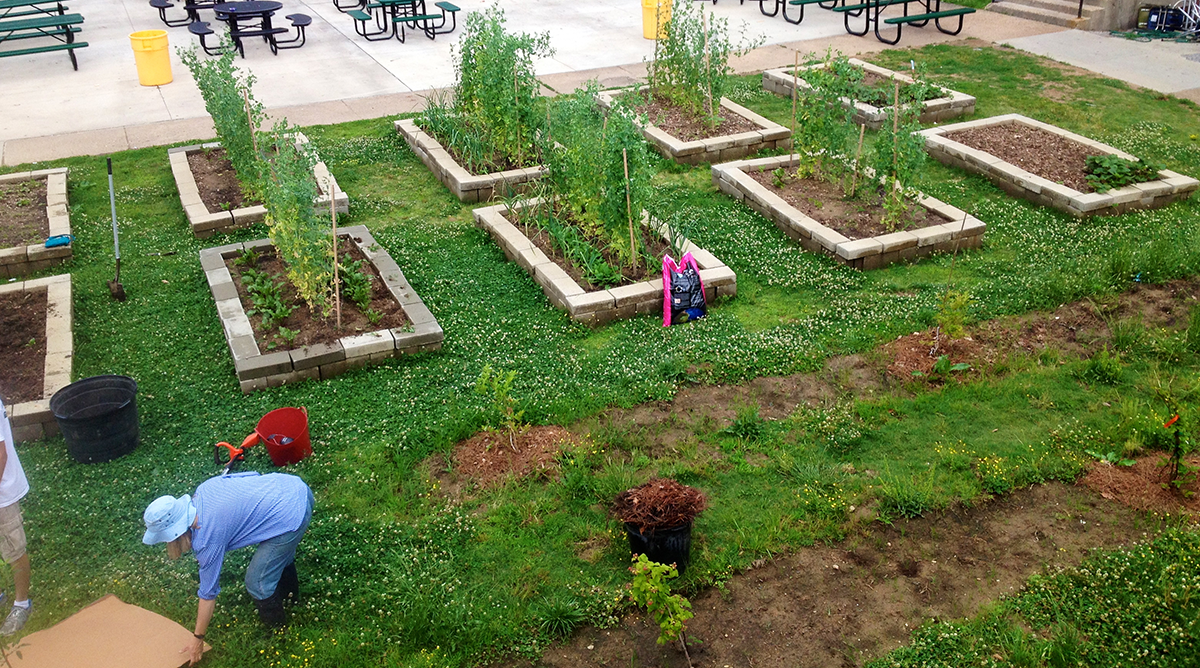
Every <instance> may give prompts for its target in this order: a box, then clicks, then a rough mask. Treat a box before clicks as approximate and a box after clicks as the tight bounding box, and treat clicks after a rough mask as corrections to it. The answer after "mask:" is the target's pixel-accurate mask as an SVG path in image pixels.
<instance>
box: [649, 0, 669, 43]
mask: <svg viewBox="0 0 1200 668" xmlns="http://www.w3.org/2000/svg"><path fill="white" fill-rule="evenodd" d="M671 1H672V0H642V37H645V38H646V39H663V38H664V37H666V36H667V23H669V22H670V21H671Z"/></svg>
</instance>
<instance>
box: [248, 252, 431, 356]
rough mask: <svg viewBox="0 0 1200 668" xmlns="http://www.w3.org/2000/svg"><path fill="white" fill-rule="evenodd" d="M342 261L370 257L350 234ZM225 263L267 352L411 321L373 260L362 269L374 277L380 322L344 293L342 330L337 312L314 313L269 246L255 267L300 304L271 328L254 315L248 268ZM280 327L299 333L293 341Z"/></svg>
mask: <svg viewBox="0 0 1200 668" xmlns="http://www.w3.org/2000/svg"><path fill="white" fill-rule="evenodd" d="M338 260H339V262H340V263H341V264H348V263H350V262H355V261H358V260H367V258H366V256H365V255H363V254H362V252H361V251H359V250H358V246H356V245H355V244H354V243H351V241H350V239H349V238H348V237H344V236H339V242H338ZM225 266H226V267H227V268H228V269H229V273H230V275H232V276H233V283H234V285H235V286H237V290H238V297H239V298H240V299H241V300H242V308H244V309H246V312H247V314H248V315H249V318H250V324H251V325H252V326H253V327H254V331H255V336H256V338H257V339H258V342H259V346H260V347H261V348H263V350H264V352H265V351H266V350H267V349H269V348H274V347H276V346H279V347H280V349H281V350H287V349H289V348H299V347H301V346H307V345H312V344H314V343H333V342H334V341H337V340H338V339H340V338H342V337H343V336H353V335H355V334H362V333H364V332H374V331H378V330H381V329H392V328H399V327H404V326H405V325H406V324H408V318H407V317H405V315H404V309H403V308H402V307H401V306H400V303H399V302H397V301H396V299H395V298H394V297H393V296H392V293H391V292H389V291H388V289H387V286H386V285H385V284H384V282H383V279H382V278H381V277H380V276H379V271H378V270H376V269H375V266H374V265H373V264H371V263H370V261H366V262H365V263H364V264H363V265H362V271H363V272H365V273H366V274H367V275H368V276H370V277H371V303H370V307H369V309H370V310H371V311H373V312H375V313H376V314H378V315H379V319H378V321H376V322H371V320H370V318H368V317H367V313H366V312H365V311H363V310H362V309H360V308H359V307H358V305H357V304H355V303H354V302H352V301H350V300H349V299H347V298H346V296H345V295H342V326H341V329H338V328H337V320H336V318H335V316H334V314H333V313H330V315H329V317H327V318H325V317H321V316H320V314H316V313H313V312H312V310H311V309H309V307H308V305H307V304H306V303H305V302H304V300H303V299H301V298H300V296H299V294H297V292H296V289H295V288H294V287H292V284H291V283H290V282H289V281H288V280H287V269H286V267H285V266H284V264H283V260H282V259H281V258H280V257H279V256H278V255H277V254H276V252H275V249H274V248H270V247H268V248H265V249H261V250H260V252H259V258H258V262H257V263H256V264H255V266H254V269H255V270H256V271H261V272H265V273H267V274H268V275H270V276H271V277H272V278H273V279H274V281H275V283H276V284H277V285H279V286H280V288H281V293H282V296H283V297H282V298H283V302H284V303H285V304H291V305H294V306H295V307H296V308H295V310H293V311H292V313H291V315H289V316H288V317H287V318H285V319H284V320H283V321H282V322H280V323H279V325H276V326H271V327H267V326H265V325H264V323H263V316H262V314H261V313H257V312H255V313H253V314H250V311H255V310H256V309H255V307H254V303H253V301H252V300H251V298H250V295H249V292H248V291H247V289H246V285H245V283H243V281H242V270H243V269H244V268H245V267H243V266H242V265H240V264H238V263H237V258H230V259H228V260H225ZM279 326H282V327H286V328H288V329H289V330H292V331H296V332H299V333H298V334H297V335H296V338H295V341H294V342H292V343H290V344H289V343H288V342H286V341H285V340H284V339H282V338H281V337H279V336H278V331H279V330H278V327H279Z"/></svg>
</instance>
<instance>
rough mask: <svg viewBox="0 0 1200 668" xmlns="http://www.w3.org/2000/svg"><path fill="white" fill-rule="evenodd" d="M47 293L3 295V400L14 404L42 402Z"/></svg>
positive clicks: (0, 386)
mask: <svg viewBox="0 0 1200 668" xmlns="http://www.w3.org/2000/svg"><path fill="white" fill-rule="evenodd" d="M46 308H47V300H46V291H45V290H39V291H35V292H10V293H8V294H4V295H0V361H3V363H4V373H3V374H0V397H3V399H4V405H6V406H8V407H9V410H12V406H13V404H18V403H21V402H23V401H36V400H38V399H41V398H42V391H43V389H44V388H43V382H44V380H45V373H46Z"/></svg>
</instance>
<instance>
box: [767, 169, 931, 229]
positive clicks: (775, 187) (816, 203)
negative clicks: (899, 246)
mask: <svg viewBox="0 0 1200 668" xmlns="http://www.w3.org/2000/svg"><path fill="white" fill-rule="evenodd" d="M784 172H785V173H784V174H783V175H782V178H781V179H776V178H775V175H774V173H772V172H767V171H763V170H759V169H751V170H749V171H748V172H746V173H747V175H749V176H750V178H752V179H754V180H755V181H757V182H759V183H760V184H762V185H763V186H765V187H766V188H767V189H768V190H770V191H771V192H773V193H775V194H776V195H779V196H780V197H782V198H783V201H785V202H787V203H788V204H791V205H792V206H794V207H796V208H797V209H799V210H800V212H801V213H803V214H804V215H806V216H808V217H809V218H812V219H813V220H815V221H817V222H818V223H821V224H822V225H824V226H825V227H828V228H831V229H834V230H836V231H837V232H839V233H841V234H842V235H843V236H845V237H847V238H849V239H869V238H871V237H877V236H880V235H884V234H889V233H891V232H897V231H899V230H901V229H912V228H916V227H924V226H925V225H926V217H927V215H928V212H927V211H926V210H925V208H924V207H921V206H918V205H917V204H916V203H915V202H910V203H909V204H908V214H907V215H906V216H905V220H906V222H907V224H906V225H905V226H903V227H899V228H894V229H893V228H889V227H888V226H886V225H884V224H883V216H884V213H885V211H884V209H883V192H882V190H881V188H879V187H878V186H877V185H875V184H870V183H863V178H862V177H861V176H860V177H859V179H858V188H857V190H858V192H857V193H856V195H855V198H854V199H848V198H846V195H845V193H844V192H843V191H842V188H841V186H839V185H837V184H834V183H830V182H829V181H826V180H824V179H820V178H816V177H813V178H807V179H798V178H796V173H795V172H794V171H791V172H789V171H788V170H784Z"/></svg>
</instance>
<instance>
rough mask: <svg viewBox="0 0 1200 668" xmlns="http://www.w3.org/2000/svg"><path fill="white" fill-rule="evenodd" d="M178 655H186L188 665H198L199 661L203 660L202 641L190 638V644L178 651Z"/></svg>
mask: <svg viewBox="0 0 1200 668" xmlns="http://www.w3.org/2000/svg"><path fill="white" fill-rule="evenodd" d="M179 653H180V654H187V655H188V665H189V666H194V665H196V664H197V663H200V659H203V658H204V641H203V640H201V639H199V638H192V643H191V644H190V645H188V646H187V647H184V648H183V649H181V650H179Z"/></svg>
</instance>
